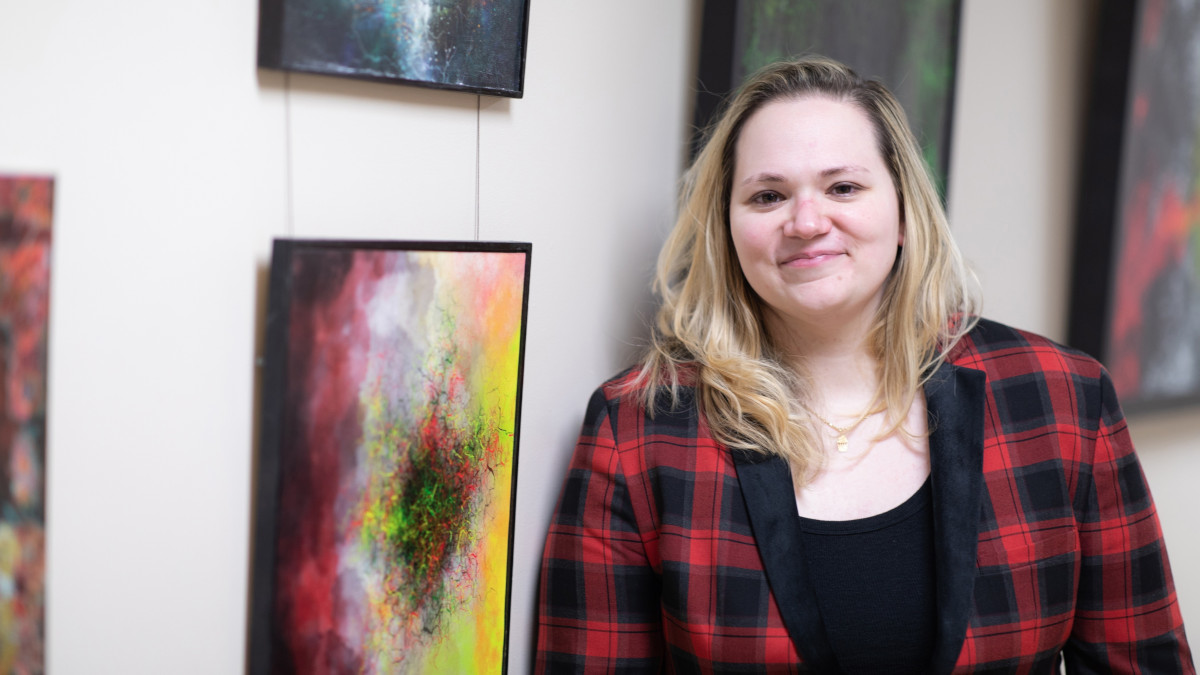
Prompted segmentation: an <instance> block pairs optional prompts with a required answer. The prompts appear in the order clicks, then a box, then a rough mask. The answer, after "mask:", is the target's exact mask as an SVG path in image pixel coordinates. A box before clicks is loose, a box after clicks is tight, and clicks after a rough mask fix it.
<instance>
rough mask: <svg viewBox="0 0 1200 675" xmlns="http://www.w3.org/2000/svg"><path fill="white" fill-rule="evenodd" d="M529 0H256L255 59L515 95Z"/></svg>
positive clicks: (291, 66) (310, 69) (286, 67)
mask: <svg viewBox="0 0 1200 675" xmlns="http://www.w3.org/2000/svg"><path fill="white" fill-rule="evenodd" d="M528 23H529V0H259V34H258V65H260V66H262V67H264V68H276V69H282V70H294V71H301V72H308V73H319V74H324V75H341V76H345V77H354V78H359V79H367V80H379V81H384V82H397V83H402V84H414V85H419V86H424V87H435V88H439V89H462V90H466V91H472V92H476V93H480V94H492V95H497V96H509V97H513V98H520V97H521V96H522V93H523V90H524V77H525V36H526V32H527V30H528Z"/></svg>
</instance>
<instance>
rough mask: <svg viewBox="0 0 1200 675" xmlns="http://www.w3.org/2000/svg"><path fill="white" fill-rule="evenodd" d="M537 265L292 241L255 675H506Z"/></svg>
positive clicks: (269, 415) (258, 590)
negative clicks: (529, 296) (531, 277)
mask: <svg viewBox="0 0 1200 675" xmlns="http://www.w3.org/2000/svg"><path fill="white" fill-rule="evenodd" d="M529 255H530V247H529V245H528V244H477V243H472V244H433V243H363V242H358V243H348V242H302V241H292V240H279V241H277V242H276V244H275V249H274V255H273V258H272V267H271V291H270V295H271V297H270V308H269V314H268V319H267V333H268V335H267V340H268V347H267V348H268V353H267V359H266V372H265V373H264V389H263V391H264V394H263V417H262V420H263V422H262V425H263V426H262V434H263V435H262V442H261V451H260V461H259V467H258V475H259V494H258V516H257V520H256V534H255V541H256V551H255V571H254V575H255V576H254V591H253V593H254V608H253V618H252V626H251V632H252V635H251V669H250V670H251V672H252V673H500V672H504V670H505V667H506V660H507V659H506V657H505V655H506V651H507V636H508V626H507V612H508V602H509V574H510V565H511V559H512V557H511V541H512V532H513V522H512V507H513V504H514V503H515V502H514V487H515V485H516V482H515V480H516V459H517V438H518V420H519V407H520V386H521V369H522V353H523V346H524V321H525V308H526V293H527V287H528V272H529Z"/></svg>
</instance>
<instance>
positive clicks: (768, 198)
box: [750, 190, 783, 205]
mask: <svg viewBox="0 0 1200 675" xmlns="http://www.w3.org/2000/svg"><path fill="white" fill-rule="evenodd" d="M750 201H752V202H754V203H755V204H763V205H770V204H778V203H779V202H781V201H783V195H781V194H779V193H778V192H772V191H770V190H768V191H766V192H760V193H758V194H756V195H754V197H752V198H751V200H750Z"/></svg>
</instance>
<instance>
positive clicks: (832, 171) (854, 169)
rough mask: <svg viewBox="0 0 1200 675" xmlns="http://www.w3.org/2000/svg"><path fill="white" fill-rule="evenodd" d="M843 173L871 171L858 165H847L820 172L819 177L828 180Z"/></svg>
mask: <svg viewBox="0 0 1200 675" xmlns="http://www.w3.org/2000/svg"><path fill="white" fill-rule="evenodd" d="M843 173H871V171H870V169H868V168H867V167H865V166H859V165H858V164H847V165H845V166H834V167H830V168H828V169H825V170H823V171H821V177H822V178H828V177H830V176H836V175H838V174H843Z"/></svg>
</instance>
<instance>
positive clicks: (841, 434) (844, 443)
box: [801, 404, 871, 452]
mask: <svg viewBox="0 0 1200 675" xmlns="http://www.w3.org/2000/svg"><path fill="white" fill-rule="evenodd" d="M801 407H802V408H804V409H805V410H807V411H808V412H809V413H810V414H812V416H813V417H816V418H817V419H819V420H821V421H822V422H824V423H825V424H827V425H829V428H831V429H833V430H834V431H836V432H837V433H838V436H837V451H838V452H846V449H847V448H848V447H850V439H848V438H846V434H849V433H851V432H853V431H854V430H855V429H857V428H858V425H860V424H862V423H863V420H865V419H867V418H868V417H870V416H871V408H870V407H868V408H867V409H866V410H864V411H863V414H861V415H859V416H858V419H856V420H854V422H853V423H852V424H850V425H849V426H845V427H839V426H838V425H836V424H834V423H833V422H830V421H829V420H827V419H825V418H824V417H821V416H820V415H818V414H817V411H815V410H813V409H811V408H809V407H808V406H806V405H803V404H801Z"/></svg>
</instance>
